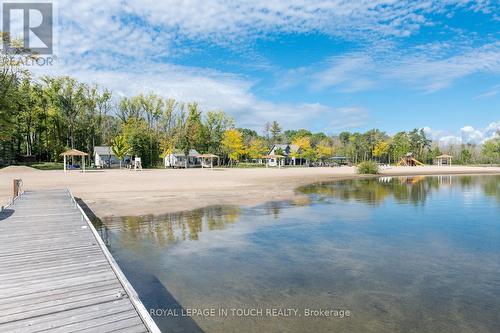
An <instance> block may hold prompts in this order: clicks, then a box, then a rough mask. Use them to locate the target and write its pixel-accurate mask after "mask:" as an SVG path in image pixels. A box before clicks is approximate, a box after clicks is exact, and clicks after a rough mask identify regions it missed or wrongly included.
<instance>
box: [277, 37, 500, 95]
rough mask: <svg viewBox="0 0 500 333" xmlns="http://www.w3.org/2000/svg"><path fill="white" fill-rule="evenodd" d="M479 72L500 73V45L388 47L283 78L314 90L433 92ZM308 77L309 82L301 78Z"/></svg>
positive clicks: (332, 60)
mask: <svg viewBox="0 0 500 333" xmlns="http://www.w3.org/2000/svg"><path fill="white" fill-rule="evenodd" d="M478 73H489V74H493V75H499V74H500V42H494V43H489V44H485V45H483V46H481V47H471V46H468V45H464V46H455V47H454V48H453V52H452V53H450V52H449V45H442V44H440V43H437V44H431V45H426V46H422V45H421V46H417V47H414V48H410V49H407V50H405V51H401V50H400V49H399V48H398V47H397V46H395V45H391V44H390V43H384V44H383V47H381V46H379V47H375V48H372V49H368V50H365V51H356V52H351V53H348V54H343V55H340V56H333V57H330V58H329V59H328V60H327V61H326V62H325V63H320V64H313V65H311V66H310V67H307V68H305V67H303V68H300V70H291V71H288V73H287V74H286V75H285V76H284V78H283V80H285V81H286V82H287V84H286V85H283V86H284V87H285V88H286V87H289V86H290V85H298V84H300V83H301V82H304V81H305V82H308V84H309V87H310V88H311V89H313V90H317V89H328V88H335V89H337V90H338V91H341V92H352V91H360V90H368V89H374V88H390V87H393V86H399V85H401V84H404V85H406V86H408V87H410V88H411V89H415V90H419V91H422V92H425V93H432V92H435V91H438V90H441V89H444V88H447V87H449V86H450V85H452V84H453V83H454V82H455V81H457V80H459V79H462V78H465V77H467V76H469V75H472V74H478ZM294 77H296V78H295V79H294ZM304 77H307V80H303V79H302V80H299V79H298V78H304ZM497 91H498V87H497V86H495V87H493V88H492V91H490V92H488V93H487V95H485V96H484V97H488V96H493V95H495V94H496V93H497Z"/></svg>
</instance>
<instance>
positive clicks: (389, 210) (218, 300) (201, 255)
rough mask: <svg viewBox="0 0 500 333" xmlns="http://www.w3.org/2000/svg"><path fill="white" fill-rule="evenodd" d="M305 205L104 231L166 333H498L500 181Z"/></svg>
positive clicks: (387, 190) (435, 181) (139, 220)
mask: <svg viewBox="0 0 500 333" xmlns="http://www.w3.org/2000/svg"><path fill="white" fill-rule="evenodd" d="M297 192H299V193H300V195H299V196H298V197H297V199H296V200H295V201H291V202H271V203H268V204H264V205H260V206H257V207H251V208H248V207H233V206H231V207H227V206H226V207H224V206H223V207H209V208H205V209H199V210H194V211H191V212H185V213H177V214H169V215H164V216H141V217H121V218H112V219H106V220H103V221H102V223H96V224H97V226H98V228H99V231H100V233H101V235H102V237H103V239H104V240H105V241H106V242H107V244H108V245H109V248H110V250H111V252H112V254H113V256H114V257H115V258H116V260H117V262H118V263H119V265H120V266H121V267H122V269H123V271H124V272H125V274H126V275H127V277H128V278H129V280H130V282H131V283H132V284H133V285H134V287H135V288H136V290H137V292H138V293H139V295H140V297H141V299H142V300H143V302H144V304H145V306H146V308H148V309H149V308H152V309H157V313H156V316H155V317H154V319H155V321H157V323H158V325H159V326H160V328H161V329H162V330H165V331H168V332H259V333H263V332H500V219H499V216H500V176H466V177H465V176H460V177H452V176H436V177H398V178H387V177H385V178H379V179H368V180H348V181H337V182H332V183H321V184H314V185H310V186H306V187H303V188H300V189H298V190H297ZM195 309H198V310H203V311H204V313H198V312H197V313H195V314H194V315H192V316H185V315H187V314H189V311H194V310H195ZM232 309H236V311H235V312H234V313H233V312H232ZM242 309H245V310H246V312H244V313H243V312H242ZM313 309H316V310H317V309H323V310H326V312H324V313H318V312H314V313H312V312H309V313H308V311H309V310H313ZM225 311H227V313H226V312H225ZM295 311H296V312H295ZM327 313H328V314H330V317H324V316H322V315H325V314H327ZM308 314H309V316H308ZM238 315H241V316H238ZM342 317H343V318H342Z"/></svg>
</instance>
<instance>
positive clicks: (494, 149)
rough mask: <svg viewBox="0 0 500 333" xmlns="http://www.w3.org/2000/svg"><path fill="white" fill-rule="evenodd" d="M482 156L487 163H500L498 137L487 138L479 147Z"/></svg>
mask: <svg viewBox="0 0 500 333" xmlns="http://www.w3.org/2000/svg"><path fill="white" fill-rule="evenodd" d="M481 153H482V154H483V158H484V160H485V162H487V163H491V164H493V163H500V137H496V138H493V139H490V140H487V141H485V142H484V143H483V147H482V149H481Z"/></svg>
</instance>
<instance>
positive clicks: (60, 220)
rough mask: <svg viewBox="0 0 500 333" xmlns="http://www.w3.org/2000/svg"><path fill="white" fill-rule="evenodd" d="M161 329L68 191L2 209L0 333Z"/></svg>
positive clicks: (29, 196)
mask: <svg viewBox="0 0 500 333" xmlns="http://www.w3.org/2000/svg"><path fill="white" fill-rule="evenodd" d="M42 331H43V332H65V333H66V332H130V333H133V332H153V333H157V332H160V330H159V329H158V327H157V326H156V324H155V323H154V321H153V320H152V319H151V317H150V316H149V314H148V312H147V311H146V309H145V308H144V306H143V304H142V303H141V301H140V300H139V298H138V296H137V294H136V292H135V290H134V289H133V288H132V286H131V285H130V284H129V282H128V281H127V279H126V278H125V276H124V275H123V273H122V272H121V270H120V268H119V267H118V265H117V264H116V262H115V261H114V259H113V257H112V256H111V254H110V253H109V251H108V250H107V248H106V246H105V245H104V243H103V242H102V240H101V239H100V237H99V236H98V234H97V232H96V230H95V229H94V227H93V226H92V224H91V223H90V221H89V220H88V218H87V216H86V215H85V213H84V212H83V210H82V209H81V207H80V206H79V205H78V204H77V203H76V202H75V200H74V198H73V196H72V195H71V193H70V192H69V191H67V190H52V191H40V192H38V191H37V192H25V193H24V194H23V195H21V196H20V197H19V198H18V199H17V200H16V201H15V202H14V203H13V204H12V205H10V206H8V207H6V208H5V209H4V210H3V211H2V212H1V213H0V332H2V333H4V332H23V333H24V332H42Z"/></svg>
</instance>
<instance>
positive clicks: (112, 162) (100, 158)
mask: <svg viewBox="0 0 500 333" xmlns="http://www.w3.org/2000/svg"><path fill="white" fill-rule="evenodd" d="M127 159H128V160H130V157H129V156H125V157H124V158H123V160H122V165H124V164H125V163H124V162H125V161H126V160H127ZM119 164H120V160H119V159H118V158H117V157H116V156H115V154H114V153H113V150H112V149H111V147H110V146H95V147H94V165H95V167H96V168H111V167H113V166H118V165H119Z"/></svg>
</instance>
